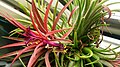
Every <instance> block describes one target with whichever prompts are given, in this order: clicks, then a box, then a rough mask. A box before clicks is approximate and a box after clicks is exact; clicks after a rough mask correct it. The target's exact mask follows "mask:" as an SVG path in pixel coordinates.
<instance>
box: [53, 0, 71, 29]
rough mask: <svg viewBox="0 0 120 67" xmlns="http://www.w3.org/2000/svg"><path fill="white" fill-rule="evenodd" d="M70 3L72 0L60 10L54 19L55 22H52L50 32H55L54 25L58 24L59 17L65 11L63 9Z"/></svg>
mask: <svg viewBox="0 0 120 67" xmlns="http://www.w3.org/2000/svg"><path fill="white" fill-rule="evenodd" d="M72 1H73V0H70V1H69V2H68V3H67V4H66V5H65V6H64V7H63V8H62V10H61V11H60V12H59V13H58V16H57V18H56V19H55V21H54V22H53V26H52V30H55V27H56V25H57V23H58V21H59V19H60V17H61V15H62V13H63V12H64V11H65V9H66V8H67V7H68V6H69V4H70V3H71V2H72Z"/></svg>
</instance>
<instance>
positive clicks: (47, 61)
mask: <svg viewBox="0 0 120 67" xmlns="http://www.w3.org/2000/svg"><path fill="white" fill-rule="evenodd" d="M51 51H52V50H48V51H47V52H46V54H45V64H46V67H51V65H50V61H49V54H50V52H51Z"/></svg>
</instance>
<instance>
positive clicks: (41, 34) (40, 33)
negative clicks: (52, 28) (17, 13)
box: [30, 12, 44, 37]
mask: <svg viewBox="0 0 120 67" xmlns="http://www.w3.org/2000/svg"><path fill="white" fill-rule="evenodd" d="M30 18H31V21H32V24H33V26H34V28H35V30H36V31H37V32H38V33H39V35H40V36H41V37H44V36H43V33H42V32H41V31H40V30H39V29H38V28H37V26H36V24H35V22H34V20H33V17H32V13H31V12H30Z"/></svg>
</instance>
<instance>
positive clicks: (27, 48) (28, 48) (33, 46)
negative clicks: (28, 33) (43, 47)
mask: <svg viewBox="0 0 120 67" xmlns="http://www.w3.org/2000/svg"><path fill="white" fill-rule="evenodd" d="M35 47H36V45H30V46H28V47H26V48H24V49H23V50H21V51H20V52H19V53H18V54H17V56H16V57H15V58H14V59H13V61H12V63H11V66H10V67H12V64H13V63H14V62H15V61H16V60H17V58H18V57H19V56H20V55H21V54H22V53H24V52H25V51H27V50H30V49H32V48H35Z"/></svg>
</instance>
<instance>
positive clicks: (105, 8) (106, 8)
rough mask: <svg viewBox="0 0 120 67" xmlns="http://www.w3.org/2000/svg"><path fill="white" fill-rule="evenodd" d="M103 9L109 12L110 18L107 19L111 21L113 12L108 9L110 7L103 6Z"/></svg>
mask: <svg viewBox="0 0 120 67" xmlns="http://www.w3.org/2000/svg"><path fill="white" fill-rule="evenodd" d="M103 9H104V10H105V11H107V12H108V14H109V17H108V18H107V19H109V18H110V17H111V14H112V13H111V10H110V9H109V8H108V6H105V5H104V6H103Z"/></svg>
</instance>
